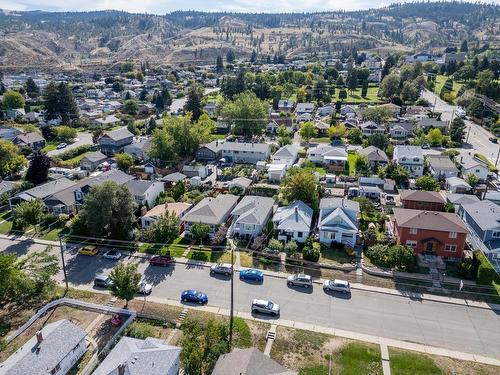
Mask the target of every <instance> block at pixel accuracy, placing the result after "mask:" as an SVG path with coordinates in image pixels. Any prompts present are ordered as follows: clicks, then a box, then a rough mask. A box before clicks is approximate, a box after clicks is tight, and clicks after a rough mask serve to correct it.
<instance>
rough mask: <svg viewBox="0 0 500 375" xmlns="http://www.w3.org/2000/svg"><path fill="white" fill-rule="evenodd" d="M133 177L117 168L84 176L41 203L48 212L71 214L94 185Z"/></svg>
mask: <svg viewBox="0 0 500 375" xmlns="http://www.w3.org/2000/svg"><path fill="white" fill-rule="evenodd" d="M133 179H134V177H133V176H130V175H128V174H126V173H125V172H122V171H120V170H118V169H111V170H109V171H106V172H103V173H100V174H98V175H96V176H92V177H88V178H85V179H83V180H81V181H79V182H77V183H73V185H70V186H68V187H66V188H65V189H61V190H56V191H54V192H51V194H48V195H47V196H46V197H44V198H43V203H44V205H45V208H46V209H47V211H48V212H50V213H52V214H54V215H59V214H71V213H74V212H76V211H78V208H79V207H80V206H81V205H82V204H83V202H84V201H85V196H86V195H87V194H88V193H89V192H90V189H92V187H94V186H98V185H101V184H103V183H104V182H106V181H113V182H115V183H117V184H118V185H123V184H125V183H127V182H128V181H130V180H133Z"/></svg>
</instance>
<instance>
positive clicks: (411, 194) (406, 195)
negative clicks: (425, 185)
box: [399, 190, 446, 204]
mask: <svg viewBox="0 0 500 375" xmlns="http://www.w3.org/2000/svg"><path fill="white" fill-rule="evenodd" d="M399 195H400V197H401V200H402V201H404V200H407V201H419V202H433V203H443V204H445V203H446V199H444V197H443V196H442V195H441V193H440V192H438V191H426V190H401V193H400V194H399Z"/></svg>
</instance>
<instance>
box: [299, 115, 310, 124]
mask: <svg viewBox="0 0 500 375" xmlns="http://www.w3.org/2000/svg"><path fill="white" fill-rule="evenodd" d="M312 119H313V115H312V113H301V114H300V115H297V116H295V122H296V123H299V124H300V123H303V122H308V121H312Z"/></svg>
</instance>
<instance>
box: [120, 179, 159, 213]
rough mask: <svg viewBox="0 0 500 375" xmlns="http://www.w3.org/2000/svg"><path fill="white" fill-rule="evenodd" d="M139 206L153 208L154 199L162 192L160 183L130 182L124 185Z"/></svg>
mask: <svg viewBox="0 0 500 375" xmlns="http://www.w3.org/2000/svg"><path fill="white" fill-rule="evenodd" d="M125 185H126V186H127V187H128V189H129V190H130V192H131V194H132V196H133V197H134V199H135V201H136V203H137V204H138V205H139V206H143V205H146V204H147V206H148V207H153V206H154V205H155V201H156V198H158V196H159V195H160V193H161V192H162V191H164V185H163V182H161V181H146V180H130V181H128V182H127V183H126V184H125Z"/></svg>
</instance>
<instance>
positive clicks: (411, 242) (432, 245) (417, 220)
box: [393, 208, 468, 259]
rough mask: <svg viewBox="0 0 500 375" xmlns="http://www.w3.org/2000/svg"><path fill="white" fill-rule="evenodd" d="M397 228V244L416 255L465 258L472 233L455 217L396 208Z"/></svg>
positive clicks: (443, 213)
mask: <svg viewBox="0 0 500 375" xmlns="http://www.w3.org/2000/svg"><path fill="white" fill-rule="evenodd" d="M393 225H394V235H395V237H396V241H397V243H398V244H400V245H405V246H408V247H411V248H413V250H414V251H415V253H418V254H433V255H438V256H442V257H446V258H456V259H460V258H462V256H463V251H464V245H465V238H466V237H467V233H468V231H467V227H466V226H465V224H464V222H463V221H462V220H461V219H460V218H459V217H458V215H457V214H455V213H449V212H437V211H422V210H412V209H404V208H395V209H394V220H393Z"/></svg>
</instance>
